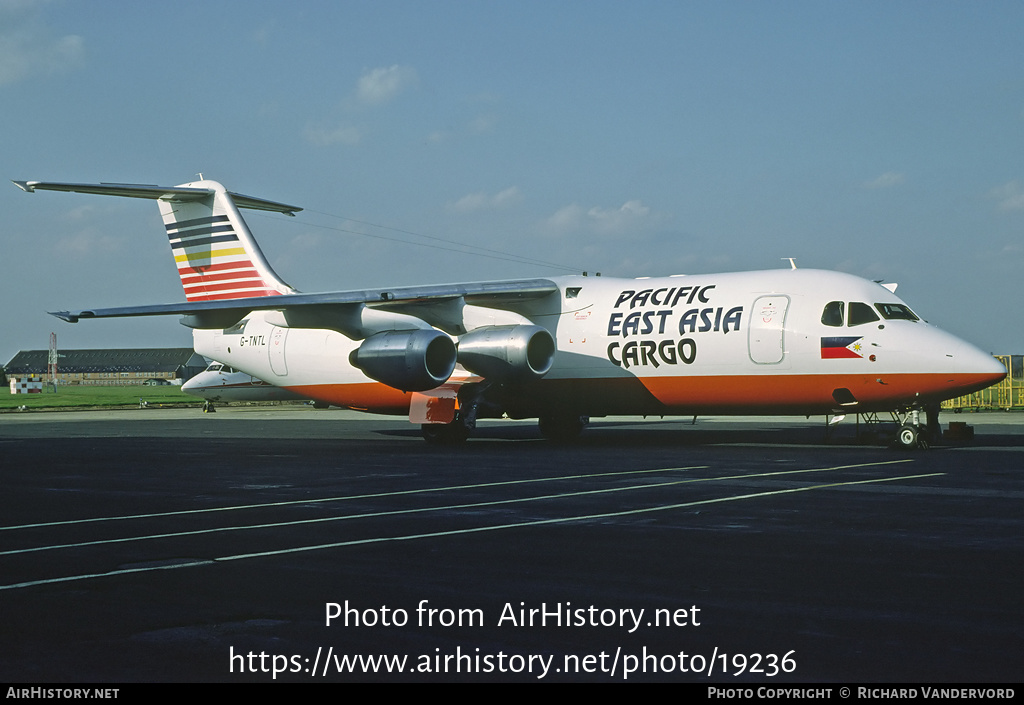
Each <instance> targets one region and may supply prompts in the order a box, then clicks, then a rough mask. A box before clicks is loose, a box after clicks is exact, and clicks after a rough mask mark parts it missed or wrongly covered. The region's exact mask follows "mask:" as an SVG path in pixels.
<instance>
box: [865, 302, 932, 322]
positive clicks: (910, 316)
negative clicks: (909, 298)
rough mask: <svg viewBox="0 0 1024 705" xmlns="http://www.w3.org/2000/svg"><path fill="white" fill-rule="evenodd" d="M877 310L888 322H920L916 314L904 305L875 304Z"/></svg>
mask: <svg viewBox="0 0 1024 705" xmlns="http://www.w3.org/2000/svg"><path fill="white" fill-rule="evenodd" d="M875 308H877V309H878V312H879V313H881V314H882V318H884V319H885V320H887V321H892V320H904V321H919V320H921V319H920V318H918V317H917V315H915V314H914V312H913V311H911V310H910V309H909V308H907V307H906V306H904V305H903V304H875Z"/></svg>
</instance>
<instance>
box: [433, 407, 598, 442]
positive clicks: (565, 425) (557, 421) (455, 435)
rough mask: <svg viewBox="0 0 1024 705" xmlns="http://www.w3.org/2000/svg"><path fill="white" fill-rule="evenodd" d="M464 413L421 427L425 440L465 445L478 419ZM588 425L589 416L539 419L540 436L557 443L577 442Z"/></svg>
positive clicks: (462, 410) (567, 415)
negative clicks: (446, 420)
mask: <svg viewBox="0 0 1024 705" xmlns="http://www.w3.org/2000/svg"><path fill="white" fill-rule="evenodd" d="M463 413H464V409H459V411H457V412H455V419H454V420H453V421H452V422H451V423H445V424H437V423H425V424H423V425H422V426H420V430H421V433H422V434H423V440H425V441H426V442H427V443H434V444H437V445H456V444H459V443H464V442H465V441H466V439H468V438H469V436H470V434H471V433H472V432H473V429H474V428H476V419H475V418H473V417H472V415H471V414H470V413H469V412H468V411H467V413H466V415H465V416H463ZM588 423H590V417H589V416H578V415H572V414H560V415H547V416H541V417H540V419H538V427H539V428H540V435H542V436H544V438H546V439H547V440H549V441H552V442H555V443H568V442H569V441H573V440H575V439H576V438H578V437H579V435H580V433H582V432H583V428H584V427H585V426H586V425H587V424H588Z"/></svg>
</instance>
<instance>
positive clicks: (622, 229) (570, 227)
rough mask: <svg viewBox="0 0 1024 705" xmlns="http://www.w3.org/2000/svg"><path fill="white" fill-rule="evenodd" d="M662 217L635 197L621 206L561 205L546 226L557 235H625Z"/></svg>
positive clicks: (652, 223) (645, 228)
mask: <svg viewBox="0 0 1024 705" xmlns="http://www.w3.org/2000/svg"><path fill="white" fill-rule="evenodd" d="M663 220H664V219H663V218H662V217H660V216H657V215H653V214H652V213H651V209H650V208H648V207H647V206H645V205H644V204H643V202H642V201H639V200H632V201H626V203H624V204H623V205H622V206H620V207H619V208H602V207H600V206H594V207H592V208H589V209H584V208H583V207H582V206H580V205H579V204H576V203H573V204H571V205H568V206H565V207H563V208H560V209H559V210H558V211H557V212H556V213H555V214H554V215H552V216H551V217H550V218H548V219H547V221H546V225H547V228H548V229H549V230H552V231H554V232H555V233H558V234H563V233H569V232H575V231H578V230H588V231H591V232H593V233H595V234H599V235H626V234H629V233H630V232H634V231H637V230H641V229H643V230H647V229H649V228H650V227H651V226H652V225H654V224H656V223H659V222H661V221H663Z"/></svg>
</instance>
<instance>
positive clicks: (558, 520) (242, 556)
mask: <svg viewBox="0 0 1024 705" xmlns="http://www.w3.org/2000/svg"><path fill="white" fill-rule="evenodd" d="M904 462H911V461H910V460H909V459H906V460H895V461H883V462H876V463H858V464H854V465H843V466H834V467H827V468H809V469H803V470H780V471H773V472H766V473H748V474H743V475H731V476H724V477H709V478H687V479H684V480H672V481H669V482H663V483H655V484H648V485H631V486H628V487H619V488H605V489H600V490H583V491H579V492H570V493H564V494H555V495H544V496H540V497H528V498H518V499H509V500H493V501H487V502H477V503H470V504H464V505H448V506H439V507H425V508H420V509H411V510H394V511H387V512H375V513H368V514H359V515H347V516H341V517H323V518H319V519H307V520H300V521H295V522H282V523H278V524H263V525H253V526H242V527H226V528H220V529H206V530H199V531H189V532H181V533H172V534H161V535H154V536H142V537H129V538H120V539H108V540H103V541H94V542H86V543H81V544H65V545H61V546H48V547H39V548H32V549H20V550H14V551H6V552H4V553H0V555H9V554H13V553H25V552H31V551H39V550H49V549H56V548H71V547H78V546H88V545H97V544H108V543H119V542H126V541H136V540H145V539H151V538H165V537H174V536H188V535H194V534H201V533H211V532H215V531H232V530H237V531H241V530H249V529H256V528H273V527H281V526H291V525H296V524H308V523H317V522H325V521H340V520H345V519H355V518H365V517H380V516H392V515H396V514H412V513H419V512H428V511H443V510H451V509H460V508H466V507H480V506H494V505H499V504H514V503H520V502H532V501H538V500H542V499H558V498H565V497H574V496H582V495H589V494H602V493H609V492H619V491H626V490H632V489H645V488H654V487H662V486H666V485H678V484H689V483H697V482H714V481H721V480H737V479H748V478H764V477H774V476H780V475H796V474H806V473H818V472H826V471H829V470H841V469H850V468H858V467H872V466H878V465H892V464H896V463H904ZM685 469H686V468H675V469H663V470H660V471H656V470H648V471H631V472H626V473H599V474H597V475H592V476H590V477H595V476H606V475H628V474H636V473H642V472H665V471H668V470H685ZM943 474H945V473H927V474H921V475H904V476H899V477H887V478H872V479H868V480H855V481H848V482H836V483H826V484H821V485H811V486H808V487H798V488H790V489H782V490H771V491H766V492H755V493H750V494H743V495H732V496H727V497H718V498H712V499H705V500H695V501H692V502H683V503H677V504H669V505H657V506H654V507H644V508H640V509H629V510H622V511H615V512H605V513H598V514H588V515H578V516H571V517H555V518H550V519H537V520H532V521H525V522H516V523H510V524H498V525H492V526H481V527H470V528H466V529H453V530H450V531H439V532H430V533H418V534H407V535H403V536H390V537H373V538H368V539H355V540H350V541H340V542H332V543H326V544H317V545H312V546H297V547H293V548H287V549H280V550H274V551H264V552H258V553H247V554H238V555H234V556H221V557H219V558H214V559H211V560H197V561H188V562H184V563H179V564H174V565H163V566H146V567H140V568H129V569H122V570H115V571H109V572H106V573H89V574H82V575H74V576H67V577H61V578H49V579H43V580H33V581H26V582H21V583H13V584H10V585H0V590H11V589H16V588H22V587H31V586H38V585H46V584H52V583H61V582H74V581H79V580H87V579H91V578H98V577H107V576H114V575H124V574H129V573H142V572H149V571H154V570H171V569H175V568H187V567H195V566H200V565H210V564H211V563H213V562H217V561H234V560H245V559H249V558H258V557H265V556H273V555H284V554H289V553H300V552H306V551H316V550H323V549H328V548H341V547H345V546H356V545H362V544H369V543H381V542H388V541H409V540H414V539H421V538H432V537H441V536H454V535H458V534H469V533H479V532H483V531H497V530H504V529H514V528H521V527H527V526H541V525H545V524H560V523H568V522H574V521H588V520H593V519H604V518H613V517H622V516H629V515H636V514H644V513H651V512H660V511H668V510H672V509H682V508H686V507H694V506H700V505H705V504H716V503H721V502H731V501H737V500H743V499H754V498H760V497H769V496H773V495H782V494H790V493H795V492H806V491H808V490H816V489H828V488H834V487H848V486H853V485H864V484H873V483H880V482H893V481H897V480H911V479H921V478H925V477H936V476H940V475H943ZM552 479H572V478H571V477H569V478H541V479H539V480H514V481H508V482H497V483H484V484H483V485H466V486H458V487H453V488H449V489H462V488H464V487H465V488H470V487H480V486H494V485H508V484H521V483H528V482H546V481H550V480H552ZM424 491H438V489H433V490H408V491H400V492H394V493H380V494H375V495H362V496H370V497H379V496H391V495H401V494H408V493H416V492H424ZM307 501H308V500H307ZM324 501H326V500H324ZM293 503H295V502H288V503H287V504H293ZM252 506H261V507H262V506H268V507H269V506H280V503H271V504H266V505H252ZM147 516H151V515H147Z"/></svg>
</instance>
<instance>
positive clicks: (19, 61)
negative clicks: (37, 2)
mask: <svg viewBox="0 0 1024 705" xmlns="http://www.w3.org/2000/svg"><path fill="white" fill-rule="evenodd" d="M84 56H85V41H84V40H83V39H82V38H81V37H79V36H77V35H74V34H69V35H67V36H66V37H60V38H59V39H54V38H52V37H48V36H46V33H45V32H44V31H42V30H37V29H19V30H13V31H0V85H6V84H11V83H16V82H18V81H22V80H25V79H27V78H30V77H31V76H33V75H39V74H51V73H56V72H58V71H65V70H70V69H73V68H75V67H77V66H79V65H81V63H82V60H83V58H84Z"/></svg>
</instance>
